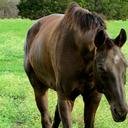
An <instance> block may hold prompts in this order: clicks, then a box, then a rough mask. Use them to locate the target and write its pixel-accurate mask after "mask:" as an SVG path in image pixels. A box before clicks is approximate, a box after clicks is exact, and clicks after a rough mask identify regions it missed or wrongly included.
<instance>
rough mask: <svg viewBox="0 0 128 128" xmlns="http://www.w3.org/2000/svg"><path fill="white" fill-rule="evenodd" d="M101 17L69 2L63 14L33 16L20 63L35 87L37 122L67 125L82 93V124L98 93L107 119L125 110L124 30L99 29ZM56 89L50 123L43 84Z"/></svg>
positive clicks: (90, 123) (47, 126)
mask: <svg viewBox="0 0 128 128" xmlns="http://www.w3.org/2000/svg"><path fill="white" fill-rule="evenodd" d="M105 29H106V24H105V22H104V20H103V19H102V18H100V17H99V16H97V15H94V14H91V13H90V12H89V11H87V10H85V9H83V8H81V7H80V6H79V5H77V4H76V3H72V4H71V5H70V6H69V7H68V9H67V11H66V13H65V15H62V14H61V15H60V14H53V15H50V16H47V17H44V18H42V19H39V20H38V21H36V22H35V23H34V24H33V25H32V27H31V28H30V29H29V30H28V33H27V37H26V41H25V46H24V50H25V54H24V69H25V72H26V74H27V76H28V78H29V81H30V83H31V85H32V87H33V89H34V92H35V99H36V103H37V106H38V108H39V111H40V113H41V123H42V127H43V128H51V127H52V128H57V127H58V126H59V123H60V121H62V124H63V127H64V128H72V123H71V112H72V109H73V105H74V101H75V98H76V97H77V96H78V95H80V94H81V95H82V96H83V101H84V103H85V106H84V122H85V127H86V128H93V127H94V118H95V113H96V110H97V107H98V106H99V103H100V100H101V97H102V93H103V94H104V95H105V96H106V98H107V100H108V102H109V104H110V108H111V112H112V116H113V119H114V120H115V121H116V122H120V121H124V120H125V119H126V116H127V113H128V105H127V103H126V96H125V89H124V85H125V83H126V68H127V66H128V63H127V61H126V59H125V57H124V55H123V53H122V52H121V47H122V46H123V44H124V43H125V41H126V32H125V30H124V29H121V31H120V33H119V35H118V36H117V37H116V38H115V39H111V37H110V36H109V34H108V33H107V32H106V31H105ZM49 88H51V89H53V90H55V91H56V92H57V96H58V102H57V105H56V111H55V116H54V122H53V125H52V119H51V117H50V113H49V109H48V99H47V95H48V89H49Z"/></svg>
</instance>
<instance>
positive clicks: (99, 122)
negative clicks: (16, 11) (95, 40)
mask: <svg viewBox="0 0 128 128" xmlns="http://www.w3.org/2000/svg"><path fill="white" fill-rule="evenodd" d="M33 23H34V21H30V20H26V19H24V20H22V19H15V20H14V19H9V20H8V19H4V20H0V128H41V124H40V113H39V111H38V109H37V107H36V103H35V100H34V93H33V89H32V87H31V85H30V83H29V81H28V79H27V76H26V74H25V72H24V69H23V56H24V50H23V46H24V40H25V36H26V33H27V30H28V29H29V28H30V26H31V25H32V24H33ZM107 26H108V30H107V31H108V33H109V34H110V35H111V37H112V38H115V37H116V36H117V35H118V34H119V32H120V29H121V28H124V29H125V30H126V31H127V33H128V21H124V22H122V21H107ZM122 50H123V53H124V54H125V56H126V58H127V60H128V41H127V43H126V44H125V45H124V47H123V48H122ZM125 90H126V95H127V102H128V73H127V83H126V85H125ZM56 101H57V97H56V92H54V91H52V90H49V108H50V114H51V116H52V118H53V116H54V110H55V106H56ZM83 106H84V105H83V101H82V97H81V96H79V97H78V98H77V100H76V101H75V105H74V109H73V113H72V122H73V128H82V127H83V118H84V117H83V110H84V107H83ZM60 128H62V125H60ZM95 128H128V117H127V119H126V120H125V121H124V122H122V123H116V122H114V121H113V119H112V116H111V112H110V109H109V105H108V102H107V100H106V99H105V97H104V96H103V98H102V100H101V103H100V106H99V108H98V111H97V113H96V118H95Z"/></svg>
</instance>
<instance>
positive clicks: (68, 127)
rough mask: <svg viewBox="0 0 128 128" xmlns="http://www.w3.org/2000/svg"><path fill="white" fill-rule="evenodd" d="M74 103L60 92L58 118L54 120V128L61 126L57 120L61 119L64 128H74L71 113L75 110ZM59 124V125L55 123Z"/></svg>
mask: <svg viewBox="0 0 128 128" xmlns="http://www.w3.org/2000/svg"><path fill="white" fill-rule="evenodd" d="M73 105H74V101H73V100H71V99H70V98H68V97H65V95H64V94H63V93H62V92H58V106H57V107H58V108H57V109H56V112H57V113H56V117H55V118H54V126H55V125H59V124H57V123H59V122H57V121H56V119H57V118H58V117H59V118H60V120H61V121H62V124H63V128H72V121H71V112H72V109H73ZM55 122H57V123H55ZM56 128H57V127H56Z"/></svg>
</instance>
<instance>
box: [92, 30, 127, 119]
mask: <svg viewBox="0 0 128 128" xmlns="http://www.w3.org/2000/svg"><path fill="white" fill-rule="evenodd" d="M125 41H126V32H125V30H124V29H121V31H120V34H119V35H118V36H117V37H116V38H115V39H111V38H110V36H109V35H108V34H107V33H106V32H105V31H104V30H101V31H99V32H98V33H97V34H96V36H95V40H94V43H95V46H96V50H95V58H94V82H95V85H96V88H97V90H98V91H99V92H100V93H103V94H104V95H105V97H106V98H107V100H108V102H109V104H110V109H111V113H112V116H113V119H114V121H116V122H121V121H124V120H125V119H126V116H127V113H128V105H127V103H126V95H125V89H124V88H125V87H124V85H125V84H126V68H127V66H128V63H127V61H126V59H125V56H124V54H123V53H122V52H121V47H122V46H123V45H124V43H125Z"/></svg>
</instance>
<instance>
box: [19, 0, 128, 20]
mask: <svg viewBox="0 0 128 128" xmlns="http://www.w3.org/2000/svg"><path fill="white" fill-rule="evenodd" d="M74 1H75V2H76V3H78V4H79V5H80V6H81V7H83V8H86V9H88V10H89V11H91V12H96V13H98V14H101V15H103V16H105V17H106V19H108V20H110V19H114V20H119V19H122V20H126V19H127V18H128V0H74ZM71 2H72V0H21V1H20V3H19V4H18V5H17V8H18V9H19V15H20V16H21V17H22V18H29V19H39V18H41V17H43V16H46V15H49V14H53V13H65V10H66V9H67V6H68V5H69V3H71Z"/></svg>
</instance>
